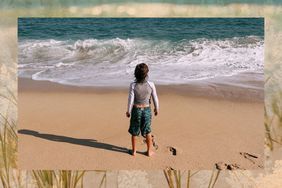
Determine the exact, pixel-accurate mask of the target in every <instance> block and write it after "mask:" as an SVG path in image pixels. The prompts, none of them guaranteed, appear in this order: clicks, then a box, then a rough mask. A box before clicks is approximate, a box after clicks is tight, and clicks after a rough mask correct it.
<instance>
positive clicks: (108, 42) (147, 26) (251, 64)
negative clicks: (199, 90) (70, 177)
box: [18, 18, 264, 86]
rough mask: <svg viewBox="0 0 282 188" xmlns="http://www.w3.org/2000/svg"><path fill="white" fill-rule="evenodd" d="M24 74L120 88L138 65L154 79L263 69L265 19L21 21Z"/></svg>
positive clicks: (186, 79) (167, 81)
mask: <svg viewBox="0 0 282 188" xmlns="http://www.w3.org/2000/svg"><path fill="white" fill-rule="evenodd" d="M18 36H19V76H20V77H29V78H32V79H34V80H50V81H53V82H59V83H63V84H71V85H86V86H97V85H99V86H104V85H107V86H117V85H118V86H123V85H128V84H129V82H130V81H132V80H133V79H134V78H133V71H134V68H135V66H136V64H138V63H146V64H148V65H149V67H150V74H149V76H150V79H151V80H152V81H154V82H156V83H157V84H185V83H189V82H191V81H195V80H209V79H212V78H218V77H226V76H228V77H230V76H234V75H238V74H239V73H242V72H252V73H260V74H261V73H263V60H264V19H263V18H193V19H192V18H155V19H154V18H52V19H51V18H48V19H46V18H20V19H19V20H18Z"/></svg>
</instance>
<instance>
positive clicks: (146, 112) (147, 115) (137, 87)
mask: <svg viewBox="0 0 282 188" xmlns="http://www.w3.org/2000/svg"><path fill="white" fill-rule="evenodd" d="M148 72H149V68H148V66H147V65H146V64H145V63H141V64H138V65H136V67H135V72H134V76H135V78H136V80H135V81H134V82H132V83H131V84H130V87H129V95H128V106H127V112H126V116H127V117H131V118H130V126H129V130H128V132H129V133H130V134H131V142H132V152H131V154H132V155H133V156H135V155H136V137H137V136H138V135H139V134H140V132H141V134H142V136H143V137H146V143H147V155H148V156H149V157H150V156H152V155H153V151H152V136H151V117H152V115H151V108H150V103H151V96H152V98H153V102H154V107H155V109H154V114H155V116H157V115H158V112H159V100H158V96H157V92H156V87H155V84H154V83H153V82H149V81H147V80H148Z"/></svg>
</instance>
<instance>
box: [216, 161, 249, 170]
mask: <svg viewBox="0 0 282 188" xmlns="http://www.w3.org/2000/svg"><path fill="white" fill-rule="evenodd" d="M215 167H216V169H218V170H236V169H241V170H244V169H243V168H241V167H240V165H238V164H236V163H235V164H226V163H224V162H218V163H216V164H215Z"/></svg>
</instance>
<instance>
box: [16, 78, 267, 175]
mask: <svg viewBox="0 0 282 188" xmlns="http://www.w3.org/2000/svg"><path fill="white" fill-rule="evenodd" d="M214 87H216V90H217V91H221V92H219V93H220V94H217V95H211V93H212V92H213V91H214ZM211 88H213V89H212V90H206V91H204V92H200V91H201V89H202V88H201V87H193V86H187V85H186V86H162V87H160V86H159V87H158V86H157V90H158V91H159V93H158V94H159V100H160V113H159V115H158V116H156V117H155V116H154V117H153V120H152V128H153V134H154V135H155V138H156V143H157V144H158V149H157V150H155V155H154V156H152V157H150V158H149V157H147V156H146V155H144V153H143V152H145V151H146V144H145V143H143V138H142V137H140V138H139V139H138V146H137V148H138V151H139V153H138V154H137V156H136V157H132V156H131V155H129V154H128V149H130V148H131V142H130V135H129V133H128V132H127V130H128V126H129V119H128V118H126V116H125V111H126V105H127V89H122V88H115V89H113V88H97V87H96V88H86V87H83V88H82V87H73V86H64V85H60V84H55V83H51V82H48V81H32V80H29V79H19V167H20V168H21V169H88V170H91V169H164V168H166V167H171V168H174V169H191V170H195V169H212V168H213V167H214V166H215V164H216V163H218V164H219V165H218V166H220V167H223V168H225V167H226V166H225V164H233V165H235V166H236V165H237V166H238V167H240V168H242V169H256V168H262V167H263V161H264V158H263V151H264V148H263V145H264V144H263V143H264V129H263V120H264V115H263V113H264V108H263V105H264V104H263V101H262V98H263V97H262V96H263V95H262V94H261V93H260V94H259V95H255V94H254V95H252V96H249V95H247V94H248V93H252V92H246V90H242V89H236V88H235V87H231V88H228V87H224V88H225V89H222V88H220V87H218V86H214V85H213V87H211ZM226 88H227V89H226ZM227 91H229V92H227ZM231 91H232V92H231ZM196 93H205V95H202V94H201V95H197V94H196ZM228 93H232V95H228ZM255 93H256V92H255ZM223 95H224V96H231V98H232V97H233V99H236V100H230V99H231V98H230V97H229V98H228V97H222V96H223ZM235 95H236V96H241V97H234V96H235ZM243 96H248V98H244V97H243ZM250 99H252V100H250ZM168 147H173V148H175V149H176V155H173V154H172V152H171V151H169V148H168ZM244 152H246V153H248V154H251V155H248V154H246V153H244ZM240 153H241V154H240ZM252 155H255V156H256V157H257V158H255V157H253V156H252Z"/></svg>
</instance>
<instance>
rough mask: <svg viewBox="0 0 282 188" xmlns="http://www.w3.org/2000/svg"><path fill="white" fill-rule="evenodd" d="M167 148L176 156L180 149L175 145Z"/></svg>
mask: <svg viewBox="0 0 282 188" xmlns="http://www.w3.org/2000/svg"><path fill="white" fill-rule="evenodd" d="M167 149H168V151H169V152H170V153H171V154H172V155H174V156H176V155H178V154H180V153H181V150H180V149H178V148H176V147H172V146H168V147H167Z"/></svg>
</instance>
